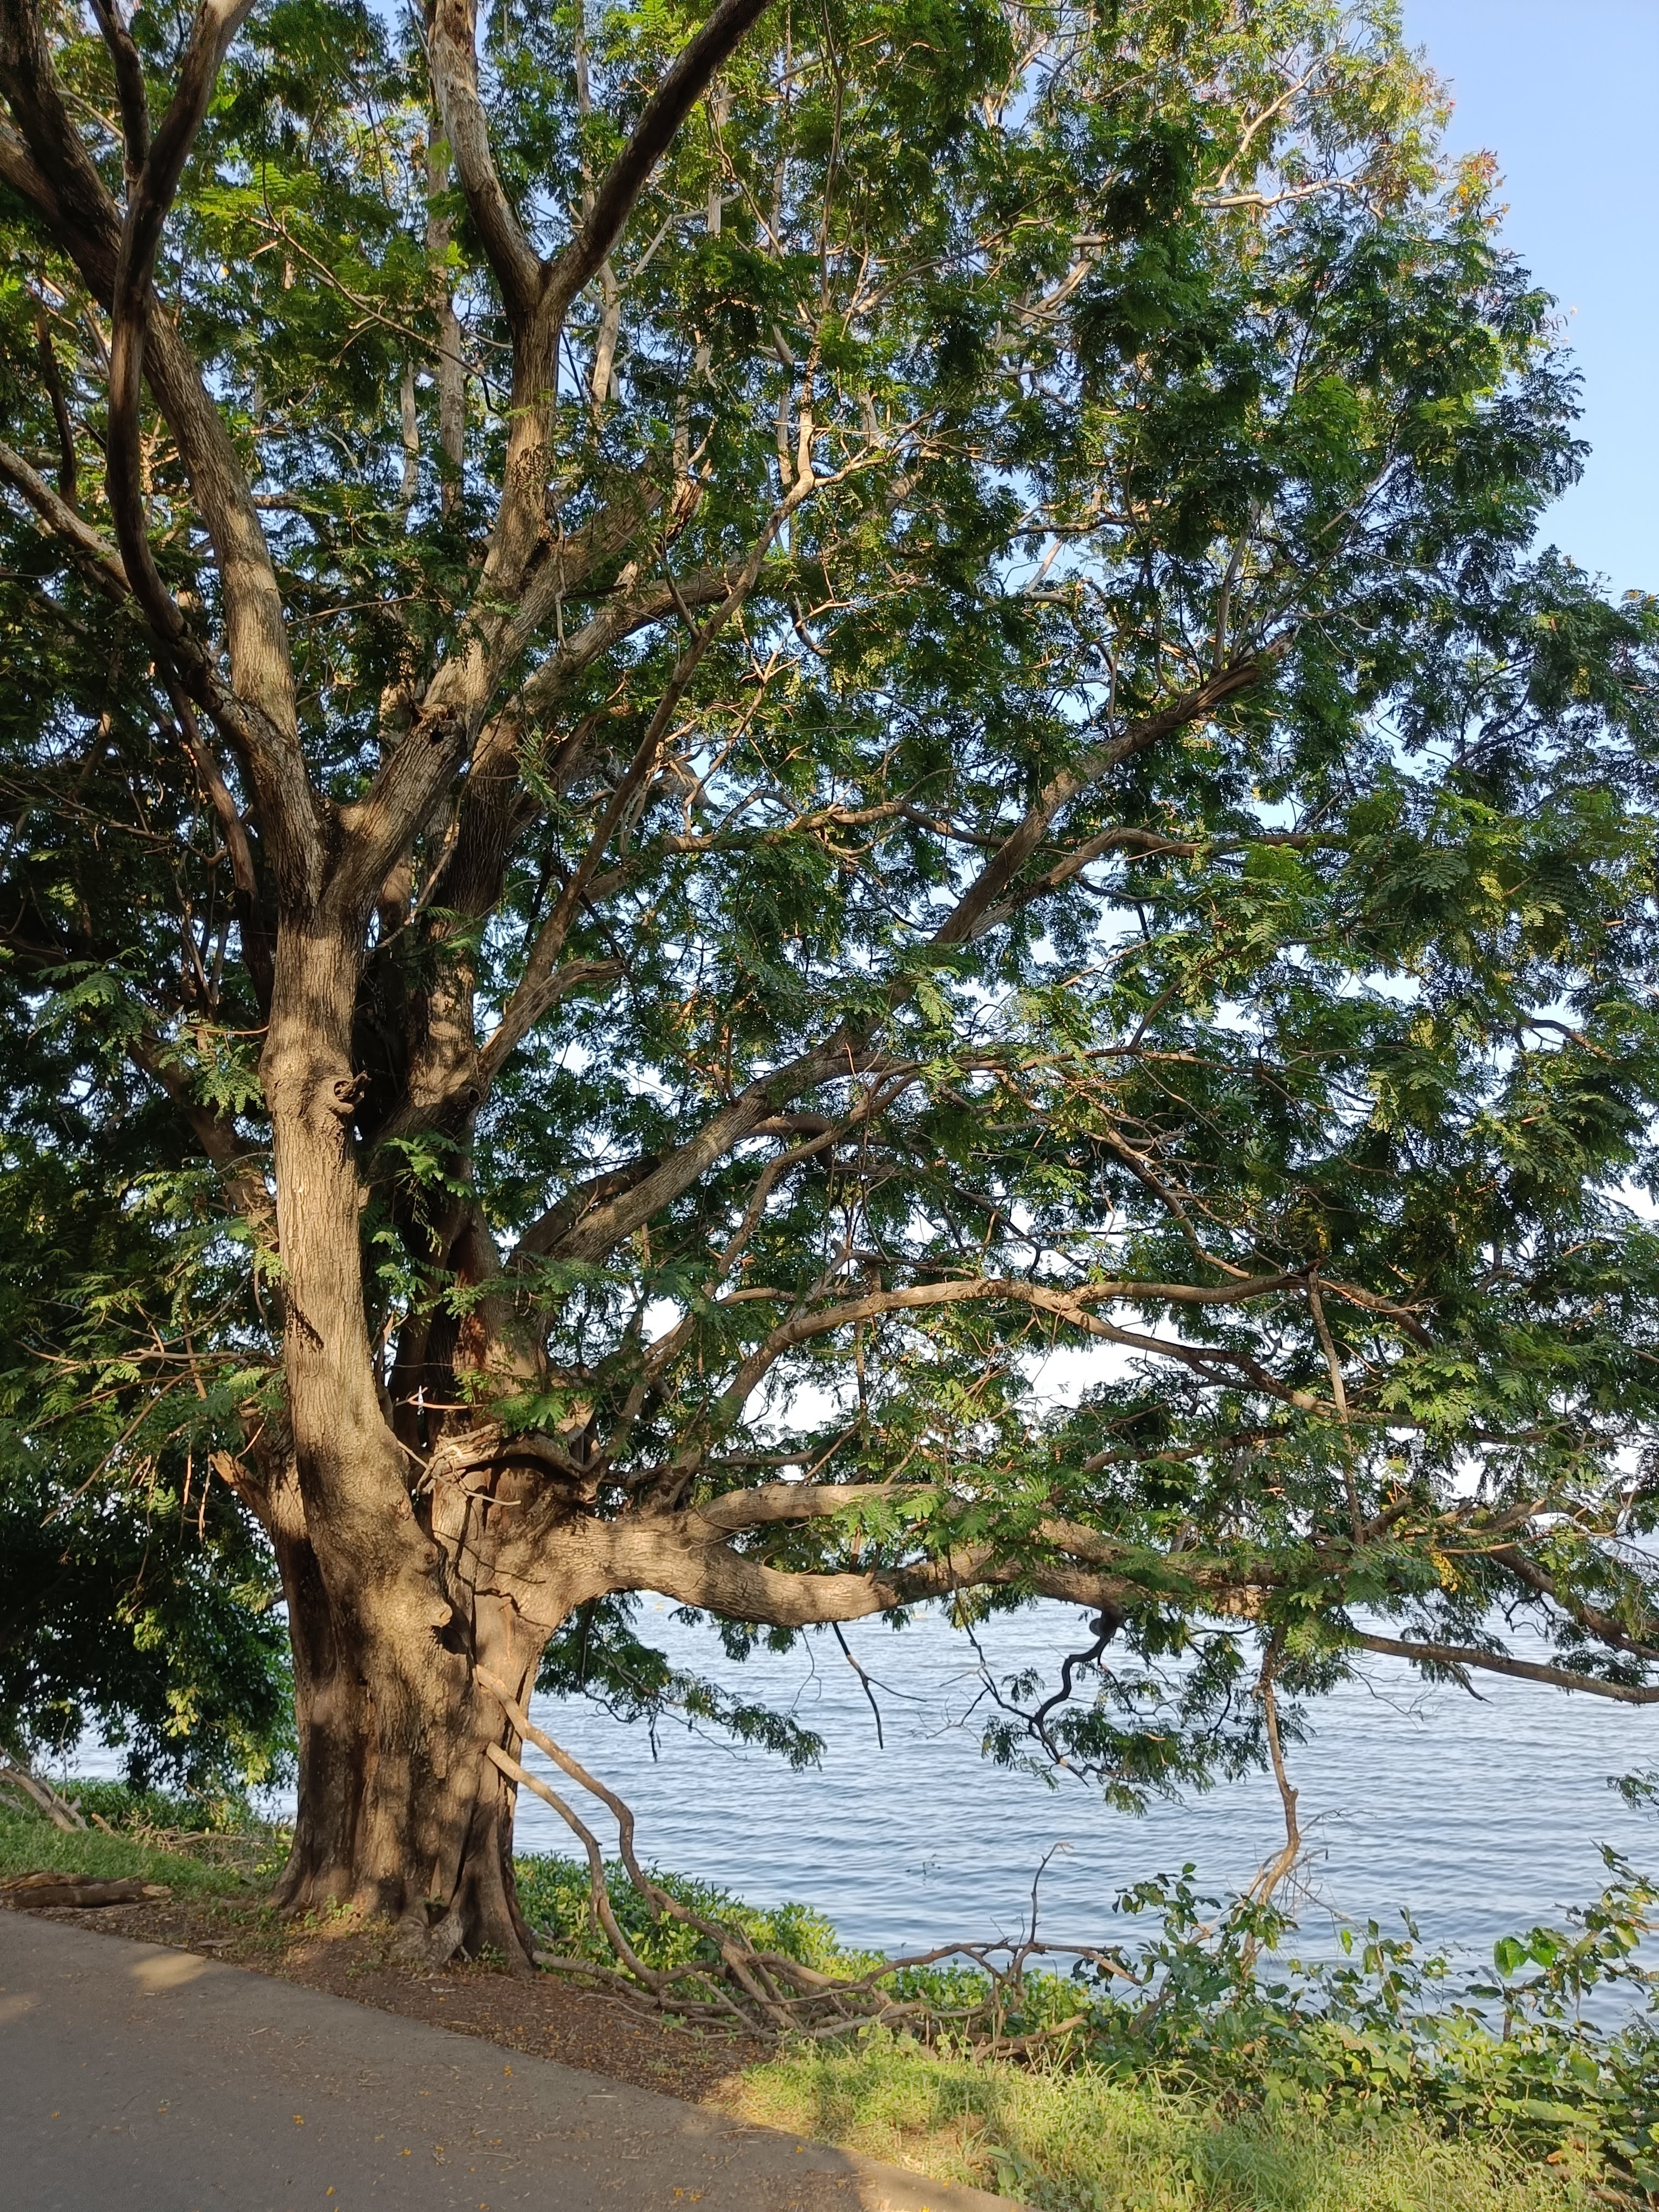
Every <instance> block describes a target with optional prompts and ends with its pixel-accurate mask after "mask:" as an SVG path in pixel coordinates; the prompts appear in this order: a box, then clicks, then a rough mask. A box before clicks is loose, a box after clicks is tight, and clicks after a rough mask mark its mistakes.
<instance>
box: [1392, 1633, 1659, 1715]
mask: <svg viewBox="0 0 1659 2212" xmlns="http://www.w3.org/2000/svg"><path fill="white" fill-rule="evenodd" d="M1350 1641H1351V1642H1352V1643H1354V1644H1358V1647H1359V1649H1360V1650H1362V1651H1378V1652H1381V1653H1383V1655H1384V1656H1385V1657H1387V1658H1390V1659H1409V1660H1411V1661H1412V1662H1413V1663H1414V1664H1415V1665H1417V1666H1419V1667H1443V1668H1445V1669H1446V1671H1447V1673H1448V1674H1462V1672H1463V1670H1464V1669H1465V1668H1469V1667H1479V1668H1484V1669H1485V1670H1486V1673H1488V1674H1513V1675H1515V1676H1516V1678H1517V1680H1521V1681H1522V1682H1550V1683H1553V1685H1554V1686H1555V1687H1556V1688H1557V1689H1558V1690H1581V1691H1583V1692H1584V1694H1585V1695H1586V1696H1587V1697H1592V1698H1611V1699H1613V1700H1614V1701H1615V1703H1617V1704H1619V1705H1659V1687H1654V1688H1647V1687H1644V1686H1642V1685H1640V1684H1638V1683H1635V1682H1607V1681H1603V1680H1601V1677H1600V1676H1599V1675H1597V1674H1577V1673H1575V1672H1574V1671H1573V1669H1572V1668H1568V1667H1548V1666H1544V1665H1541V1664H1540V1663H1539V1662H1537V1661H1536V1660H1533V1659H1511V1658H1510V1656H1509V1655H1508V1653H1507V1652H1503V1651H1481V1650H1477V1649H1476V1648H1475V1647H1474V1645H1472V1644H1419V1643H1416V1642H1415V1641H1413V1642H1411V1643H1407V1642H1404V1641H1402V1640H1401V1638H1397V1637H1393V1636H1370V1635H1366V1636H1361V1635H1358V1634H1355V1635H1354V1636H1352V1638H1350ZM1466 1687H1467V1685H1466Z"/></svg>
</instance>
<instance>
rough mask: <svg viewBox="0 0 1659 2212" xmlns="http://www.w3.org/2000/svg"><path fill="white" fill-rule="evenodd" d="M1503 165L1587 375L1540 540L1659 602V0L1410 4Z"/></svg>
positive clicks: (1478, 133) (1527, 247) (1527, 251)
mask: <svg viewBox="0 0 1659 2212" xmlns="http://www.w3.org/2000/svg"><path fill="white" fill-rule="evenodd" d="M1404 13H1405V24H1406V35H1407V39H1408V40H1409V41H1410V43H1411V44H1412V45H1413V46H1417V47H1421V48H1423V49H1424V50H1425V52H1426V53H1427V57H1428V59H1429V62H1430V64H1431V66H1432V67H1433V69H1434V70H1435V71H1436V72H1437V75H1438V76H1441V77H1443V79H1445V80H1446V82H1447V83H1448V85H1449V88H1450V90H1451V93H1452V94H1453V97H1454V98H1455V101H1456V111H1455V114H1454V115H1453V118H1452V122H1451V129H1450V134H1449V143H1450V146H1451V149H1452V150H1453V151H1455V152H1459V153H1462V152H1466V151H1470V150H1474V149H1480V150H1486V151H1490V152H1492V153H1493V154H1495V155H1497V157H1498V167H1499V169H1500V171H1501V173H1502V175H1503V177H1504V190H1503V193H1502V197H1503V198H1504V200H1505V201H1506V202H1507V203H1508V205H1509V214H1508V216H1507V218H1506V221H1505V225H1504V237H1505V240H1506V242H1507V243H1508V244H1509V245H1510V246H1511V247H1512V248H1513V249H1514V250H1515V251H1516V252H1517V253H1518V254H1519V255H1520V256H1521V258H1522V261H1523V262H1525V263H1526V264H1527V265H1528V267H1529V268H1530V269H1531V270H1532V272H1533V275H1534V277H1535V279H1536V280H1537V282H1538V283H1540V284H1541V285H1542V286H1543V288H1544V289H1545V290H1547V291H1548V292H1552V293H1553V294H1554V295H1555V297H1556V298H1557V299H1558V300H1559V302H1560V307H1561V312H1562V315H1563V319H1564V321H1565V336H1566V337H1567V341H1568V343H1570V345H1571V349H1572V351H1573V354H1574V356H1576V358H1577V362H1578V366H1579V368H1580V369H1581V370H1582V372H1583V403H1584V416H1583V422H1582V423H1581V425H1580V433H1581V435H1583V436H1584V437H1585V438H1587V439H1588V440H1589V442H1590V445H1591V447H1592V449H1593V450H1592V452H1591V454H1590V459H1589V465H1588V467H1587V469H1586V471H1585V474H1584V477H1583V482H1582V483H1579V484H1578V485H1577V486H1576V487H1575V489H1573V490H1571V492H1569V493H1568V494H1567V495H1566V496H1565V499H1563V500H1562V501H1561V502H1560V503H1559V506H1558V507H1555V508H1554V509H1553V511H1552V512H1551V513H1550V514H1549V515H1548V516H1547V518H1546V520H1545V525H1544V528H1543V530H1542V532H1541V537H1542V538H1543V539H1544V541H1545V542H1547V543H1551V542H1553V544H1557V545H1559V547H1560V548H1561V550H1563V551H1564V552H1565V553H1567V554H1570V555H1571V557H1572V558H1573V559H1574V560H1575V561H1577V562H1579V563H1580V564H1581V565H1582V566H1583V567H1584V568H1589V569H1592V570H1594V571H1595V573H1596V574H1600V575H1601V576H1602V577H1604V578H1605V579H1606V580H1607V583H1608V584H1610V585H1611V586H1612V587H1613V590H1614V591H1615V592H1623V591H1630V590H1633V589H1641V590H1647V591H1659V380H1656V376H1655V356H1656V352H1659V0H1405V10H1404Z"/></svg>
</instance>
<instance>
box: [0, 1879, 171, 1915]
mask: <svg viewBox="0 0 1659 2212" xmlns="http://www.w3.org/2000/svg"><path fill="white" fill-rule="evenodd" d="M168 1894H169V1892H168V1891H167V1888H166V1887H165V1886H164V1885H163V1884H162V1883H161V1882H159V1881H89V1880H85V1879H83V1878H82V1876H81V1875H73V1874H64V1873H62V1872H59V1871H57V1870H54V1871H52V1872H50V1873H44V1872H43V1873H40V1874H17V1875H12V1876H11V1877H10V1878H9V1880H8V1881H0V1905H11V1906H13V1907H15V1908H18V1909H21V1908H24V1907H29V1908H38V1907H39V1906H41V1905H80V1906H86V1905H143V1904H144V1903H145V1902H146V1901H147V1900H149V1899H156V1898H163V1897H166V1896H167V1895H168Z"/></svg>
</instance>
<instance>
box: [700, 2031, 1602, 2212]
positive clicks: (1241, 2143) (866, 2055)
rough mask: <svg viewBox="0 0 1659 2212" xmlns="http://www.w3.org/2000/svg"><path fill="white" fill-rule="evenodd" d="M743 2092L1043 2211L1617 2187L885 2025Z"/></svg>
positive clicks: (1549, 2208)
mask: <svg viewBox="0 0 1659 2212" xmlns="http://www.w3.org/2000/svg"><path fill="white" fill-rule="evenodd" d="M730 2101H731V2104H732V2109H733V2110H734V2111H736V2112H738V2113H740V2114H741V2116H742V2117H743V2118H746V2119H750V2120H754V2121H757V2122H759V2123H762V2124H765V2125H768V2126H771V2127H777V2128H783V2129H787V2130H790V2131H792V2132H793V2133H794V2134H796V2135H799V2136H816V2137H817V2138H818V2139H819V2140H820V2141H823V2142H835V2143H840V2144H842V2145H843V2146H844V2147H845V2148H848V2149H851V2150H857V2151H862V2152H864V2153H866V2154H867V2155H870V2156H872V2157H877V2158H884V2159H887V2160H891V2161H892V2162H893V2163H895V2164H897V2165H902V2166H909V2167H910V2168H911V2169H912V2170H913V2171H915V2172H921V2173H925V2174H927V2175H928V2176H929V2177H930V2178H931V2179H936V2180H940V2181H957V2182H964V2183H968V2184H969V2185H972V2186H974V2187H975V2188H979V2189H983V2190H987V2191H991V2192H992V2193H993V2194H995V2195H1000V2196H1006V2197H1013V2198H1016V2199H1017V2200H1018V2201H1019V2202H1020V2203H1025V2204H1029V2205H1031V2206H1034V2207H1036V2208H1038V2212H1580V2208H1583V2212H1589V2207H1590V2206H1591V2205H1592V2204H1595V2203H1605V2202H1606V2199H1605V2197H1602V2196H1601V2195H1600V2194H1599V2193H1595V2192H1594V2191H1593V2190H1592V2187H1591V2185H1590V2183H1589V2179H1588V2177H1586V2176H1584V2175H1583V2174H1582V2173H1575V2172H1572V2171H1571V2167H1570V2166H1565V2165H1561V2164H1558V2165H1554V2166H1551V2165H1546V2164H1544V2163H1542V2162H1541V2161H1540V2160H1538V2159H1537V2158H1536V2156H1535V2155H1533V2156H1528V2155H1527V2154H1523V2153H1522V2152H1521V2151H1520V2150H1518V2149H1516V2148H1513V2147H1511V2146H1510V2145H1507V2144H1505V2143H1504V2142H1502V2141H1500V2140H1495V2139H1492V2138H1491V2137H1488V2138H1486V2139H1484V2140H1482V2141H1480V2142H1472V2141H1468V2140H1459V2139H1456V2138H1454V2137H1449V2136H1444V2135H1442V2134H1440V2133H1438V2132H1437V2131H1435V2130H1432V2129H1431V2128H1429V2127H1426V2126H1425V2125H1424V2124H1422V2123H1421V2122H1420V2121H1419V2120H1418V2119H1416V2118H1413V2117H1412V2116H1410V2115H1401V2116H1399V2117H1397V2118H1379V2119H1376V2120H1373V2121H1370V2122H1368V2123H1366V2124H1337V2123H1333V2122H1324V2123H1319V2122H1304V2123H1303V2124H1300V2125H1292V2126H1287V2125H1274V2124H1272V2123H1269V2122H1268V2121H1267V2120H1265V2119H1251V2118H1235V2119H1231V2120H1229V2119H1225V2118H1223V2117H1222V2115H1221V2114H1220V2112H1218V2110H1217V2109H1216V2108H1215V2106H1212V2105H1210V2104H1208V2103H1206V2101H1204V2100H1200V2099H1196V2098H1191V2099H1182V2098H1177V2097H1173V2096H1170V2095H1166V2094H1164V2093H1163V2092H1162V2091H1161V2090H1160V2089H1159V2088H1158V2085H1157V2084H1156V2083H1152V2082H1130V2081H1121V2080H1115V2079H1113V2078H1112V2077H1111V2076H1110V2075H1108V2074H1106V2073H1105V2072H1103V2070H1101V2069H1097V2068H1093V2067H1090V2066H1086V2065H1085V2066H1073V2067H1067V2068H1065V2069H1061V2068H1058V2067H1044V2068H1030V2067H1024V2066H1018V2065H1010V2064H1008V2063H1004V2062H996V2061H975V2060H973V2059H967V2058H950V2057H939V2056H938V2055H936V2054H934V2053H932V2052H929V2051H924V2050H922V2049H921V2048H920V2047H919V2046H918V2045H915V2044H913V2043H910V2042H908V2041H907V2040H905V2039H896V2038H892V2037H887V2036H884V2035H881V2034H879V2033H875V2034H871V2035H867V2036H866V2037H865V2038H864V2039H863V2040H862V2042H861V2043H860V2045H857V2046H855V2047H854V2048H853V2049H851V2050H847V2049H841V2050H830V2051H824V2050H804V2051H795V2052H791V2053H786V2054H784V2055H783V2056H781V2057H778V2058H775V2059H774V2060H773V2061H771V2062H770V2063H769V2064H765V2065H762V2066H757V2067H754V2068H751V2069H749V2070H748V2071H747V2072H746V2073H744V2075H741V2076H740V2077H739V2078H738V2082H737V2084H736V2086H735V2088H734V2090H733V2092H732V2096H731V2100H730Z"/></svg>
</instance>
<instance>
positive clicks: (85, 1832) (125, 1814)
mask: <svg viewBox="0 0 1659 2212" xmlns="http://www.w3.org/2000/svg"><path fill="white" fill-rule="evenodd" d="M74 1800H75V1802H76V1804H78V1806H79V1807H80V1809H81V1812H82V1816H83V1817H84V1818H85V1819H87V1820H88V1821H90V1820H91V1819H92V1817H93V1815H94V1814H98V1815H99V1816H100V1817H101V1818H102V1819H103V1820H106V1821H107V1822H108V1824H109V1826H108V1829H107V1830H106V1829H104V1828H99V1827H93V1826H88V1827H86V1828H80V1829H76V1830H74V1831H72V1832H71V1831H66V1830H64V1829H62V1828H58V1827H54V1826H53V1825H52V1822H51V1821H50V1820H47V1819H46V1815H45V1814H43V1813H39V1812H37V1811H35V1809H34V1808H33V1807H32V1806H24V1807H18V1806H16V1805H15V1804H14V1803H13V1802H11V1801H10V1800H9V1797H0V1881H3V1880H4V1879H5V1877H6V1876H8V1875H18V1874H36V1873H46V1872H52V1873H58V1874H75V1875H85V1876H86V1877H87V1879H88V1881H157V1882H165V1883H166V1885H167V1887H168V1888H169V1889H171V1890H172V1891H173V1893H174V1894H175V1895H176V1896H180V1897H185V1896H191V1897H223V1896H229V1895H234V1894H237V1893H248V1892H251V1891H253V1890H257V1889H258V1888H259V1887H263V1886H264V1885H266V1884H268V1883H269V1882H270V1881H272V1880H274V1878H275V1876H276V1872H277V1869H279V1868H280V1867H281V1865H282V1862H283V1854H284V1851H285V1849H286V1842H287V1839H286V1838H285V1837H283V1835H281V1833H280V1832H278V1831H276V1830H275V1829H273V1828H270V1827H268V1826H264V1825H263V1824H261V1823H258V1822H256V1821H253V1820H251V1819H248V1818H246V1816H244V1817H243V1818H242V1820H241V1821H240V1825H233V1824H231V1822H230V1821H228V1820H226V1821H225V1822H224V1824H223V1825H208V1821H207V1817H206V1814H205V1812H204V1808H201V1807H199V1806H196V1805H193V1804H191V1803H189V1802H186V1801H185V1800H182V1799H176V1798H171V1797H165V1796H161V1794H160V1793H159V1792H155V1791H149V1790H146V1791H134V1790H127V1789H126V1788H125V1786H124V1785H123V1784H119V1783H113V1782H111V1783H87V1784H79V1785H77V1786H76V1790H75V1792H74ZM192 1823H195V1825H192Z"/></svg>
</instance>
